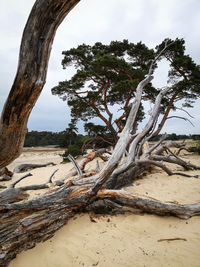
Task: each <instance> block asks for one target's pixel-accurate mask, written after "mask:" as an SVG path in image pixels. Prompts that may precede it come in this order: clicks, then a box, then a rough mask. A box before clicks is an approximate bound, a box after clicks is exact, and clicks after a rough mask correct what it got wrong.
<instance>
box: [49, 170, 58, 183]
mask: <svg viewBox="0 0 200 267" xmlns="http://www.w3.org/2000/svg"><path fill="white" fill-rule="evenodd" d="M58 170H59V169H56V170H55V171H54V172H53V173H52V175H51V176H50V177H49V179H48V181H47V184H48V183H52V178H53V176H54V174H55V173H56V172H57V171H58Z"/></svg>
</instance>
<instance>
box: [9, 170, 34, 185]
mask: <svg viewBox="0 0 200 267" xmlns="http://www.w3.org/2000/svg"><path fill="white" fill-rule="evenodd" d="M30 176H33V175H32V174H31V173H27V174H26V175H24V176H22V177H21V178H19V179H18V180H17V181H15V182H14V183H12V184H10V185H9V186H8V188H14V187H15V185H16V184H18V183H19V182H20V181H22V180H23V179H25V178H27V177H30Z"/></svg>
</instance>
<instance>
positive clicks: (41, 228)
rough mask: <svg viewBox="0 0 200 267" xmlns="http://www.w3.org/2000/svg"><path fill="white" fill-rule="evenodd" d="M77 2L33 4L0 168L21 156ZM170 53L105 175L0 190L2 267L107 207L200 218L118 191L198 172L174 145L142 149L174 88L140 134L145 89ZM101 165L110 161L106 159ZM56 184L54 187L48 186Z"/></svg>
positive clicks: (195, 211)
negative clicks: (155, 173) (56, 46)
mask: <svg viewBox="0 0 200 267" xmlns="http://www.w3.org/2000/svg"><path fill="white" fill-rule="evenodd" d="M78 2H79V0H62V1H59V0H48V1H46V0H36V2H35V5H34V7H33V9H32V11H31V14H30V16H29V19H28V22H27V24H26V27H25V30H24V33H23V38H22V43H21V48H20V58H19V65H18V66H19V67H18V70H17V75H16V78H15V81H14V84H13V86H12V89H11V91H10V94H9V97H8V99H7V101H6V103H5V106H4V110H3V112H2V116H1V121H0V135H1V138H0V168H2V167H4V166H6V165H7V164H9V163H10V162H11V161H12V160H14V159H15V158H16V157H17V156H18V155H19V154H20V153H21V150H22V146H23V141H24V136H25V134H26V130H27V129H26V125H27V120H28V117H29V114H30V112H31V110H32V108H33V106H34V104H35V102H36V101H37V98H38V97H39V95H40V92H41V90H42V88H43V86H44V84H45V80H46V71H47V65H48V59H49V55H50V51H51V45H52V42H53V39H54V35H55V32H56V29H57V27H58V26H59V24H60V23H61V22H62V20H63V19H64V17H65V16H66V14H67V13H68V12H69V11H70V10H71V9H72V8H73V7H74V6H75V5H76V4H77V3H78ZM167 47H168V45H167V44H166V45H165V47H164V49H163V50H162V51H161V52H160V53H159V54H158V55H157V57H156V58H155V60H153V61H152V63H151V65H150V68H149V72H148V73H147V74H146V76H145V78H144V79H143V80H142V81H140V82H139V84H138V86H137V88H136V90H135V99H134V101H133V103H132V105H131V106H130V112H129V116H128V118H127V121H126V125H125V127H124V129H123V130H122V132H121V133H120V134H119V137H118V138H119V139H118V142H117V144H116V146H115V148H114V151H113V153H112V155H111V156H110V158H109V160H108V161H107V163H106V164H105V166H104V167H103V169H101V170H100V171H99V172H98V173H96V172H95V175H92V176H91V177H86V178H84V179H83V177H82V176H81V175H79V177H78V178H74V179H69V180H68V181H65V180H64V181H55V182H52V177H53V175H54V173H55V172H54V173H53V174H52V175H51V176H50V178H49V179H48V180H47V182H46V183H44V184H41V185H31V186H24V187H20V186H19V183H20V181H21V180H23V179H26V178H28V177H31V176H32V174H30V173H29V174H26V175H25V176H23V177H21V178H20V179H18V180H17V181H16V182H14V183H12V184H11V185H10V186H8V187H7V188H6V189H4V190H1V191H0V266H2V267H3V266H7V265H8V264H9V262H10V261H11V260H12V259H13V258H14V257H16V255H17V254H18V253H19V252H21V251H22V250H25V249H29V248H32V247H34V246H35V244H36V243H37V242H41V241H44V240H46V239H48V238H50V237H52V236H53V234H54V233H55V231H56V230H58V229H59V228H60V227H62V226H63V225H64V224H65V223H66V222H67V220H68V219H69V218H71V217H72V216H74V215H75V214H76V213H78V212H80V211H95V212H97V211H100V210H102V208H103V209H104V208H109V209H111V210H112V209H115V210H119V211H122V210H123V209H124V207H129V208H133V212H134V210H135V209H138V210H140V211H142V212H147V213H152V214H156V215H161V216H165V215H166V216H169V215H171V216H177V217H179V218H182V219H187V218H190V217H192V216H196V215H200V203H195V204H188V205H179V204H166V203H161V202H160V201H159V200H155V199H152V198H150V197H148V198H147V197H146V198H144V197H140V196H138V195H134V194H131V193H129V192H127V191H125V190H124V189H119V190H116V188H120V187H121V186H123V185H127V184H128V183H130V182H131V180H132V179H133V178H135V177H138V176H139V175H141V174H142V173H143V172H144V171H145V170H147V169H148V168H149V167H150V166H151V165H155V166H157V167H159V168H161V169H163V170H164V171H166V172H167V173H168V174H169V175H174V174H175V173H174V172H172V171H171V170H170V169H169V168H168V167H167V166H165V165H164V162H168V163H176V164H177V165H180V166H183V167H184V168H185V169H186V170H190V169H199V167H198V166H195V165H193V164H191V163H188V162H185V161H183V160H182V159H180V158H179V157H178V156H177V155H175V154H174V153H173V152H172V151H171V150H168V154H167V155H165V154H162V152H163V151H166V147H169V146H170V144H166V143H165V142H164V139H165V138H164V137H163V138H162V139H161V141H159V142H157V143H156V144H155V145H153V146H150V147H146V148H145V149H144V144H146V143H147V142H148V141H149V140H150V138H151V137H152V136H153V135H154V134H155V132H154V131H155V128H156V125H157V120H158V116H159V114H160V104H161V101H162V98H163V97H164V96H165V95H166V94H167V93H168V92H169V91H170V90H172V89H173V88H165V89H162V90H161V91H160V93H159V94H158V95H157V97H156V99H155V103H154V108H153V110H152V112H151V115H150V118H149V121H148V122H147V124H146V125H145V127H144V129H143V130H142V131H141V132H138V133H134V125H135V124H136V121H137V114H138V111H139V107H140V103H141V99H142V94H143V89H144V87H145V86H146V85H147V84H148V83H149V82H151V80H152V79H153V76H152V75H153V70H154V66H155V64H156V61H157V60H158V59H159V57H160V56H161V55H162V52H163V51H164V50H165V49H166V48H167ZM104 152H105V151H104ZM102 154H103V152H102V153H99V154H98V153H96V152H92V153H91V154H90V155H89V156H88V155H87V156H86V157H85V158H84V159H83V161H82V162H81V163H79V169H80V170H82V171H83V170H84V168H85V165H86V164H87V163H88V162H89V161H91V160H92V159H94V158H95V157H97V156H101V155H102ZM124 154H125V155H126V156H125V157H124ZM102 159H104V160H107V158H104V157H102ZM76 174H77V170H76V169H74V170H73V171H71V172H70V173H69V174H68V175H67V177H68V178H72V176H73V175H76ZM179 174H180V173H179ZM183 174H184V173H181V175H183ZM17 184H18V187H16V185H17ZM52 184H54V187H53V188H51V187H50V185H51V186H52ZM58 185H59V186H58ZM42 188H47V189H48V192H47V193H45V194H43V195H41V196H39V197H36V198H33V199H29V200H27V197H28V191H30V190H38V189H42Z"/></svg>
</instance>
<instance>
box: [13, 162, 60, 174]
mask: <svg viewBox="0 0 200 267" xmlns="http://www.w3.org/2000/svg"><path fill="white" fill-rule="evenodd" d="M49 165H52V166H55V165H56V164H55V163H53V162H48V163H45V164H33V163H28V164H27V163H26V164H20V165H19V166H17V167H15V168H14V170H13V172H14V173H21V172H27V171H30V170H33V169H36V168H42V167H46V166H49Z"/></svg>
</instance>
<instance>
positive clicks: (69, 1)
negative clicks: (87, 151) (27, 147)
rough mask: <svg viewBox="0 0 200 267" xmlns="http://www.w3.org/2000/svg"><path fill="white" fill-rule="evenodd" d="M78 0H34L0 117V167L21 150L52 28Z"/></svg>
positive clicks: (41, 79)
mask: <svg viewBox="0 0 200 267" xmlns="http://www.w3.org/2000/svg"><path fill="white" fill-rule="evenodd" d="M79 1H80V0H37V1H36V2H35V4H34V6H33V8H32V11H31V13H30V16H29V18H28V21H27V24H26V26H25V29H24V33H23V37H22V42H21V47H20V54H19V63H18V69H17V74H16V77H15V80H14V83H13V86H12V88H11V91H10V93H9V96H8V99H7V101H6V103H5V105H4V109H3V112H2V115H1V120H0V168H2V167H4V166H6V165H8V164H9V163H10V162H11V161H13V160H14V159H15V158H17V157H18V156H19V155H20V153H21V150H22V147H23V143H24V138H25V134H26V132H27V120H28V118H29V115H30V113H31V110H32V108H33V106H34V105H35V103H36V101H37V99H38V97H39V95H40V93H41V91H42V89H43V86H44V84H45V82H46V73H47V67H48V61H49V56H50V52H51V47H52V43H53V40H54V36H55V33H56V30H57V28H58V26H59V25H60V23H61V22H62V21H63V19H64V18H65V16H66V15H67V14H68V13H69V12H70V10H71V9H72V8H73V7H74V6H75V5H76V4H77V3H78V2H79Z"/></svg>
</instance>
